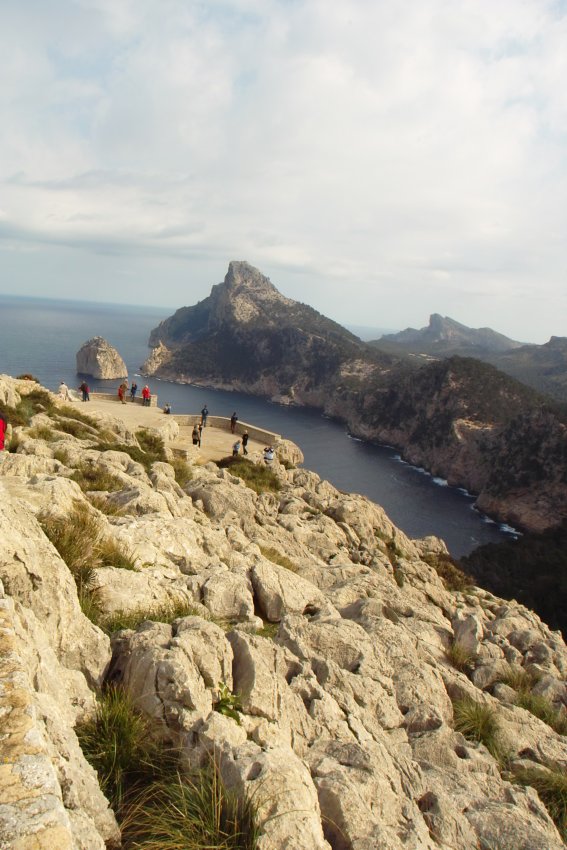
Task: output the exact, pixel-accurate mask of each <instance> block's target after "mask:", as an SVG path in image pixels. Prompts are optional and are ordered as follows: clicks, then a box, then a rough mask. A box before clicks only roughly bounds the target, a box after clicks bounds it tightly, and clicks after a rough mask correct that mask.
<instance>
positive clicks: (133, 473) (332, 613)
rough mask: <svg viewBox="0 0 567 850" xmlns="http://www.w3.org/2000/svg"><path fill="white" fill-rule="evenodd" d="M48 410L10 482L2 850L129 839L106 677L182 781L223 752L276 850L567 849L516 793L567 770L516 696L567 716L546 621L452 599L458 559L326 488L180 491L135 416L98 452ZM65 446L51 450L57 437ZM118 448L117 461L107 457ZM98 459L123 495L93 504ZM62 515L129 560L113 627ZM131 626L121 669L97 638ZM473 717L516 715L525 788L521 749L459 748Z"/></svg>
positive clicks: (476, 593) (18, 436) (298, 482)
mask: <svg viewBox="0 0 567 850" xmlns="http://www.w3.org/2000/svg"><path fill="white" fill-rule="evenodd" d="M28 391H29V387H26V386H25V382H17V381H11V380H8V379H5V378H3V379H0V402H2V401H4V400H6V399H8V398H9V399H10V400H11V403H12V404H15V405H16V406H18V405H19V394H20V393H24V392H28ZM37 401H38V400H37V399H35V400H31V397H30V401H29V402H28V404H27V405H26V409H27V410H28V411H29V409H30V408H29V405H30V403H31V404H34V405H35V409H36V410H39V409H40V407H39V404H38V403H37ZM39 401H40V403H41V408H42V412H37V413H36V414H35V415H34V416H33V417H32V418H31V420H30V422H29V424H28V425H25V426H17V427H16V428H15V429H14V435H15V441H16V442H14V443H13V448H14V447H16V448H17V451H16V452H15V453H12V454H9V455H7V456H6V457H5V458H4V460H3V463H2V464H0V495H1V498H2V503H3V512H2V514H0V531H1V532H2V533H1V534H0V579H1V580H2V581H3V582H4V588H3V595H1V594H0V616H1V617H3V618H4V621H3V624H7V625H6V630H5V631H3V632H2V636H1V638H0V639H1V640H8V641H9V642H10V644H9V647H8V649H9V653H7V654H6V655H5V656H4V657H5V658H6V659H7V660H8V662H9V665H10V666H9V668H8V669H5V668H2V667H0V676H1V675H4V676H5V679H4V681H5V682H6V683H7V684H8V687H3V688H2V689H0V694H1V698H2V700H3V702H4V704H3V705H2V709H3V711H4V713H3V716H4V717H6V716H7V717H9V718H10V723H12V722H13V724H14V733H13V735H12V737H10V735H11V734H12V732H11V729H12V727H10V730H9V734H8V735H5V734H3V736H2V737H1V739H0V757H1V758H2V764H3V768H2V771H1V772H0V792H1V791H2V790H3V789H5V788H7V787H8V788H10V793H11V794H12V796H11V797H10V803H9V805H8V806H7V807H6V806H3V807H0V835H2V837H3V840H4V844H5V846H7V847H10V846H11V845H10V843H9V842H16V841H18V842H20V843H19V844H18V846H22V847H26V846H32V844H31V842H32V836H33V842H34V843H33V846H34V847H35V848H37V850H47V848H53V847H55V846H56V847H58V848H64V849H65V848H74V847H81V848H82V850H103V848H104V846H105V842H106V843H107V846H109V847H110V846H114V845H115V844H116V841H117V833H116V824H115V822H114V818H113V816H112V813H111V812H109V810H108V808H107V807H106V805H105V802H104V798H103V797H102V794H101V792H100V790H99V789H98V787H96V784H95V786H94V787H93V778H94V773H93V771H92V770H91V769H90V768H89V767H88V765H87V764H86V763H85V761H84V758H83V757H82V754H81V751H80V748H79V747H78V744H77V739H76V736H75V733H74V728H73V727H74V726H75V725H76V723H78V722H80V720H81V718H84V717H85V716H91V715H92V713H93V710H94V703H95V696H96V688H97V687H98V686H99V685H100V682H101V680H102V679H103V677H104V678H106V680H107V681H111V682H112V683H113V685H114V686H115V687H117V688H119V689H120V690H124V691H126V692H128V693H129V694H130V695H131V697H132V698H133V700H134V701H135V704H136V705H137V707H138V709H139V711H140V712H142V714H143V715H144V716H145V717H147V718H149V720H150V722H151V724H152V726H153V730H154V733H155V734H157V735H159V736H160V737H161V738H163V739H164V740H166V741H167V742H169V743H171V744H173V745H174V746H175V748H176V749H177V750H178V751H179V752H180V753H181V756H182V758H181V762H180V769H181V771H182V775H183V776H185V775H186V774H187V773H190V772H191V771H192V770H194V769H198V768H200V767H202V766H203V764H206V763H208V762H209V760H210V753H211V752H212V751H214V753H215V755H216V757H217V760H218V765H219V768H218V769H219V771H220V773H221V775H222V778H223V781H224V782H225V784H226V785H227V787H228V788H230V789H232V790H233V792H234V793H235V794H236V795H237V796H238V797H240V798H241V799H243V798H244V797H246V796H252V798H253V800H254V801H255V803H256V805H257V816H256V817H257V822H258V829H259V834H260V838H259V841H258V850H280V848H283V847H286V846H287V847H293V848H294V850H341V848H346V847H352V848H357V850H362V848H365V847H388V848H390V850H415V848H417V847H419V848H420V850H439V848H440V847H443V848H444V850H478V847H479V846H487V847H488V846H490V847H493V846H498V848H499V850H519V848H523V850H531V848H535V847H538V848H539V847H545V848H546V850H560V849H561V848H562V847H563V846H564V845H563V843H562V841H561V838H560V836H559V834H558V832H557V829H556V827H555V826H554V824H553V822H552V820H551V818H550V816H549V815H548V813H547V811H546V809H545V807H544V805H543V803H542V802H541V800H540V799H539V797H538V795H537V792H536V791H535V790H534V788H533V787H524V785H522V784H512V783H511V782H510V778H511V777H513V776H517V777H518V778H519V777H520V776H522V777H524V779H523V781H524V782H526V781H527V780H526V779H525V776H526V774H525V769H526V767H531V768H534V770H535V774H536V775H538V776H542V775H543V776H544V777H545V776H547V775H551V773H550V770H551V769H553V770H555V771H557V770H559V771H564V770H565V768H566V767H567V739H566V738H564V737H562V736H560V735H558V734H557V733H556V732H554V731H552V729H551V728H550V727H549V726H548V725H547V724H546V723H544V722H543V721H542V720H540V719H538V718H536V717H535V716H534V715H532V714H530V713H529V712H528V711H526V710H525V709H523V708H520V707H519V706H516V705H515V704H514V703H515V700H516V699H517V697H518V694H517V693H516V692H515V691H514V690H513V688H512V687H511V686H510V685H505V684H503V681H504V679H506V681H509V682H512V681H513V679H512V677H511V672H510V671H512V672H515V673H516V674H518V676H520V675H521V674H522V672H523V673H525V674H526V675H527V674H528V673H529V672H531V673H532V674H533V673H535V672H537V674H538V676H537V677H536V676H533V678H531V679H530V680H529V681H530V682H531V683H532V684H531V686H530V687H533V688H534V692H535V693H536V694H539V696H540V697H545V699H546V700H548V702H549V705H555V706H556V708H558V709H561V710H562V711H563V710H564V709H562V708H561V707H562V706H563V704H564V703H566V702H567V692H566V689H565V684H564V676H565V673H566V671H567V648H566V647H565V645H564V644H563V641H562V640H561V638H560V636H559V635H558V634H557V633H552V632H550V630H549V629H548V628H547V627H546V626H545V625H544V624H543V623H542V622H541V621H540V620H539V619H538V617H537V616H536V615H534V614H533V613H532V612H530V611H528V610H527V609H526V608H523V607H522V606H520V605H518V604H516V603H505V602H503V601H502V600H499V599H498V598H496V597H494V596H492V595H491V594H489V593H486V592H484V591H481V590H479V589H478V588H470V589H468V590H467V591H466V592H464V593H463V592H461V591H457V590H450V589H449V588H448V587H446V586H445V584H444V582H443V580H442V579H441V578H440V577H439V575H438V574H437V572H436V570H435V569H434V568H433V567H432V566H430V564H433V563H443V558H444V551H445V550H444V546H443V544H442V543H441V541H438V540H435V539H433V538H428V539H426V540H421V541H415V540H409V539H408V538H406V537H405V535H404V534H403V533H402V532H401V531H399V529H397V528H395V526H393V525H392V523H391V522H390V521H389V520H388V518H387V516H386V515H385V514H384V512H383V511H382V509H381V508H380V507H378V506H377V505H374V504H372V503H371V502H369V501H368V500H367V499H364V498H363V497H360V496H356V495H350V494H344V493H340V492H338V491H337V490H336V489H335V488H334V487H332V486H331V485H330V484H329V483H327V482H325V481H321V480H320V479H319V478H318V476H316V475H315V474H313V473H311V472H308V471H306V470H302V469H285V468H284V467H283V466H282V465H281V464H279V463H278V462H277V461H275V462H274V466H273V472H274V474H275V477H276V480H277V483H278V487H277V488H275V489H274V490H273V491H272V492H268V491H265V492H261V493H259V494H258V493H256V492H255V491H253V490H251V489H249V488H248V487H247V486H245V485H244V483H243V481H241V480H240V479H239V478H235V477H234V476H233V475H231V474H230V472H229V471H228V470H226V469H217V468H216V467H215V466H214V465H212V464H208V465H206V466H194V467H192V469H191V473H192V477H191V478H190V480H189V481H188V483H187V484H186V485H185V487H184V488H181V487H180V486H179V485H178V484H177V483H176V481H175V476H174V470H173V468H172V467H171V466H170V465H169V464H168V463H165V462H154V463H153V465H151V467H148V470H146V469H145V468H144V466H142V465H141V464H140V463H138V462H137V461H136V460H134V459H133V456H134V457H139V454H136V452H139V450H140V449H139V446H138V443H137V440H136V435H135V434H132V433H130V432H128V431H126V429H125V428H124V425H123V424H122V423H121V422H120V421H119V420H114V419H112V418H111V417H108V416H102V415H101V416H99V417H98V418H97V417H96V416H95V418H94V419H91V421H90V423H83V424H84V426H85V427H84V433H83V434H82V438H81V439H77V438H75V437H73V436H71V435H70V434H68V433H64V432H63V431H61V430H58V425H60V424H61V417H64V418H65V417H67V418H68V417H69V416H72V413H70V412H69V411H68V409H65V410H64V411H63V412H61V411H60V408H59V402H58V400H57V399H56V398H55V397H51V400H50V402H49V404H48V403H47V402H46V400H45V399H44V398H42V399H40V400H39ZM9 407H10V405H9ZM19 409H23V408H19ZM13 418H14V417H13ZM46 429H51V435H50V439H49V440H48V441H46V440H44V439H40V438H38V436H37V435H38V434H39V433H42V434H43V435H44V436H45V434H46ZM101 430H102V431H103V432H104V434H105V437H104V439H105V440H106V441H108V439H109V436H108V434H109V431H110V432H114V439H115V441H116V444H115V447H114V448H112V449H106V450H102V449H101V448H100V440H101V436H100V431H101ZM118 444H121V446H122V447H121V449H120V450H119V446H118ZM97 446H99V447H98V448H97ZM166 448H167V447H166ZM251 459H252V460H253V461H254V462H258V463H259V464H260V465H261V466H263V464H262V460H261V458H260V457H257V458H256V457H252V458H251ZM85 464H86V465H87V466H88V468H89V469H90V470H91V473H92V474H94V473H95V472H99V473H104V474H105V475H106V476H108V475H109V474H111V475H112V476H114V480H115V482H116V481H117V482H118V484H116V487H117V489H115V490H114V491H113V492H111V493H109V492H108V491H107V492H104V493H101V492H98V493H96V492H92V489H91V488H92V487H93V486H95V485H94V484H93V483H91V484H87V485H85V484H83V486H84V489H81V488H80V487H79V485H78V483H77V481H82V480H83V478H84V475H85ZM81 470H82V471H81ZM79 473H80V474H79ZM72 476H73V477H74V478H75V479H76V480H73V478H72ZM89 480H90V481H93V480H94V479H93V478H92V475H91V478H90V479H89ZM105 481H106V482H108V477H107V478H106V479H105ZM106 486H109V485H108V483H107V484H106ZM278 488H279V489H278ZM111 506H114V508H117V507H120V511H119V513H118V514H117V513H116V511H111V510H110V507H111ZM77 510H78V511H79V513H77ZM46 514H47V515H48V516H51V517H53V518H55V519H57V518H60V519H66V520H67V521H68V522H69V521H70V517H72V516H74V517H75V518H76V517H77V516H83V517H85V516H89V517H90V518H91V519H94V520H96V522H98V523H99V531H100V535H101V539H102V538H104V539H112V540H113V541H114V542H115V543H116V544H117V545H118V546H122V547H125V546H126V547H127V548H128V549H129V551H130V555H131V558H132V559H133V561H134V564H133V565H134V569H133V570H132V569H129V570H125V569H120V568H118V562H117V566H113V565H112V564H110V565H108V566H98V567H96V568H95V578H94V580H93V582H92V584H91V585H90V590H89V594H90V596H91V601H92V600H96V606H91V607H90V608H89V609H88V610H90V612H91V616H92V617H93V618H94V620H95V621H96V622H97V623H98V624H99V625H98V626H97V625H95V624H93V623H91V622H90V621H89V620H88V619H87V618H86V617H85V616H84V614H83V613H82V611H81V607H80V605H79V600H78V596H77V589H76V588H75V584H74V582H73V579H72V577H71V573H70V571H69V570H68V568H67V565H66V564H65V562H64V561H63V560H62V558H61V556H60V555H59V554H58V553H57V551H56V550H55V549H54V548H53V546H52V545H51V543H49V541H48V539H47V537H46V536H45V534H44V531H43V528H44V527H45V522H46V520H45V515H46ZM38 517H39V518H40V519H41V522H42V523H43V526H42V525H41V524H40V523H39V522H38ZM79 526H80V523H77V522H75V525H74V530H75V532H76V533H78V532H79V530H80V528H79ZM276 561H278V562H279V563H276ZM283 564H285V566H283ZM180 600H184V601H185V602H186V603H188V604H189V603H190V604H191V605H192V613H191V614H189V615H186V616H181V617H179V618H178V619H176V620H174V621H173V622H172V623H167V622H159V615H157V614H156V613H154V614H153V615H151V614H150V615H149V613H148V612H150V611H153V612H156V611H157V607H156V606H158V607H159V605H162V606H163V604H164V603H168V602H169V603H172V602H176V603H179V601H180ZM82 605H83V607H84V608H85V610H87V609H86V606H85V597H84V589H83V597H82ZM118 611H120V612H121V615H122V614H124V613H125V612H128V613H130V614H133V613H134V612H137V615H136V616H137V621H136V618H134V622H135V623H136V622H137V625H136V624H135V625H134V626H133V628H130V629H127V630H125V631H121V632H119V633H116V634H113V635H112V660H111V663H110V665H109V663H108V662H109V661H110V647H109V642H108V639H107V638H106V637H105V635H104V634H103V633H102V631H101V630H100V628H99V626H100V625H102V626H104V624H105V623H106V624H108V623H109V622H110V620H109V617H110V615H111V614H113V613H116V612H118ZM152 616H153V619H154V621H153V622H152ZM219 624H222V627H221V625H219ZM106 628H107V629H108V625H107V626H106ZM455 646H457V647H460V648H461V650H466V652H467V653H468V655H467V658H468V661H467V662H466V665H465V667H466V673H465V672H460V671H459V670H458V669H456V667H455V666H454V659H455V658H456V657H457V655H456V653H455V652H454V651H453V649H452V647H453V648H454V647H455ZM450 659H453V661H451V660H450ZM518 676H517V678H518ZM536 678H537V684H534V682H535V681H536ZM15 685H17V687H18V688H19V690H18V691H17V692H16V690H15ZM517 687H518V686H517ZM226 693H229V694H230V693H233V694H236V695H238V700H239V703H238V705H239V708H238V709H235V710H234V711H233V712H232V714H228V715H227V714H223V713H220V710H215V707H216V708H217V709H219V706H220V704H221V694H226ZM467 700H473V701H474V704H476V705H477V706H481V707H484V708H485V709H487V710H488V711H489V712H492V713H493V716H494V717H495V718H496V719H497V722H498V724H499V732H498V742H499V746H500V747H501V748H503V749H505V750H506V772H503V769H502V762H499V761H498V760H497V758H496V757H495V755H496V756H498V753H499V752H502V751H503V750H502V749H500V750H497V749H496V748H491V749H490V750H489V749H487V748H486V747H485V746H484V745H483V744H481V743H479V742H478V740H477V741H476V742H475V741H474V740H472V739H469V738H467V737H465V736H464V735H463V734H462V733H461V732H460V731H458V728H457V727H458V725H459V719H458V718H459V716H460V715H459V712H460V711H461V710H462V706H463V705H466V704H468V703H467ZM233 715H234V716H233ZM17 722H21V723H27V727H26V729H27V732H28V734H27V735H26V736H25V738H24V739H22V737H21V736H19V735H18V731H19V729H21V728H23V727H21V726H20V727H18V726H17V725H16V724H17ZM17 746H19V747H20V749H19V750H18V749H17V748H16V747H17ZM26 748H27V749H26ZM33 758H35V759H37V770H35V771H34V772H33V777H32V772H30V771H29V770H28V772H27V773H25V771H26V770H27V766H28V765H30V764H31V763H32V762H31V761H30V759H33ZM40 767H41V770H40V769H39V768H40ZM531 775H532V774H530V776H531ZM22 778H23V780H24V781H21V780H22ZM32 779H33V781H32ZM535 781H536V780H535V779H532V780H531V782H532V784H533V783H535ZM18 783H19V784H18ZM14 789H15V791H14ZM2 796H3V798H4V799H6V797H5V795H4V794H3V795H2ZM377 801H379V805H377ZM6 842H8V843H6ZM26 842H27V843H26ZM50 842H51V843H50Z"/></svg>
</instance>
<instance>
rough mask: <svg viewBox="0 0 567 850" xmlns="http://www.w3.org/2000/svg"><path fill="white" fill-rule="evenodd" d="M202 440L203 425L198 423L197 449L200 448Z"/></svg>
mask: <svg viewBox="0 0 567 850" xmlns="http://www.w3.org/2000/svg"><path fill="white" fill-rule="evenodd" d="M202 439H203V423H202V422H199V448H201V440H202Z"/></svg>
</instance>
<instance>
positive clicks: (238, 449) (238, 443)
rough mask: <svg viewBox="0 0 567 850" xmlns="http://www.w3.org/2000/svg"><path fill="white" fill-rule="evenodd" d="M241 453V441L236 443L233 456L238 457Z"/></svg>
mask: <svg viewBox="0 0 567 850" xmlns="http://www.w3.org/2000/svg"><path fill="white" fill-rule="evenodd" d="M239 452H240V440H237V441H236V443H235V444H234V445H233V447H232V456H233V457H238V453H239Z"/></svg>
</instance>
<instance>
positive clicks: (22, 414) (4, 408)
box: [0, 388, 55, 427]
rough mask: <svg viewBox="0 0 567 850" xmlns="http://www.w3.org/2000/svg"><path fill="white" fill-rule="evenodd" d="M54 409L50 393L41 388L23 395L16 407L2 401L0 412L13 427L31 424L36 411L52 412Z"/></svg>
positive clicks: (0, 402)
mask: <svg viewBox="0 0 567 850" xmlns="http://www.w3.org/2000/svg"><path fill="white" fill-rule="evenodd" d="M54 409H55V408H54V404H53V401H52V399H51V396H50V395H49V393H48V392H46V391H45V390H42V389H39V388H38V389H33V390H32V391H31V392H30V393H28V394H27V395H24V396H22V398H21V400H20V401H19V403H18V404H17V406H16V407H10V405H8V404H5V402H2V401H0V413H2V414H3V415H4V416H5V417H6V419H7V421H8V422H9V423H10V424H11V425H12V426H13V427H16V425H29V424H30V420H31V418H32V416H35V414H36V413H47V414H50V413H51V412H52V411H53V410H54Z"/></svg>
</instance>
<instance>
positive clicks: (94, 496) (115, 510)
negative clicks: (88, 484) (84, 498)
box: [88, 493, 126, 516]
mask: <svg viewBox="0 0 567 850" xmlns="http://www.w3.org/2000/svg"><path fill="white" fill-rule="evenodd" d="M88 499H89V502H90V503H91V505H92V506H93V508H96V509H97V511H100V512H101V514H105V516H125V513H126V511H125V510H124V508H123V507H122V505H117V504H116V502H113V501H112V500H111V499H107V498H106V497H105V496H101V495H100V494H98V493H90V494H89V496H88Z"/></svg>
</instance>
